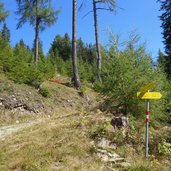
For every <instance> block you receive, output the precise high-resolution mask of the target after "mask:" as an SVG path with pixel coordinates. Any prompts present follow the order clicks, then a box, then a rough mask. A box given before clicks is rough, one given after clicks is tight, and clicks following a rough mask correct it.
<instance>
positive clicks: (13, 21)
mask: <svg viewBox="0 0 171 171" xmlns="http://www.w3.org/2000/svg"><path fill="white" fill-rule="evenodd" d="M84 1H85V2H84V5H83V7H82V9H81V10H80V11H79V12H78V13H77V37H78V38H79V37H81V38H82V40H83V41H84V42H85V43H95V36H94V23H93V13H90V14H89V15H88V16H86V17H84V15H85V14H86V13H87V12H89V11H91V10H92V0H84ZM0 2H3V3H4V6H5V9H6V10H9V11H10V16H9V17H8V18H7V21H6V22H7V26H8V28H9V29H10V33H11V44H12V46H13V47H14V46H15V44H16V43H17V42H19V40H21V39H23V40H24V42H25V43H26V44H27V45H29V46H30V47H32V46H33V40H34V35H35V34H34V28H33V27H32V26H30V25H29V24H28V23H27V24H25V25H23V27H22V28H20V29H18V30H17V29H16V25H17V22H18V20H17V19H18V18H19V16H17V15H16V14H15V12H16V11H17V4H16V1H15V0H0ZM81 2H82V0H77V3H78V6H79V5H80V3H81ZM116 2H117V8H116V13H110V12H108V11H99V12H98V23H99V40H100V43H101V44H102V45H104V46H106V45H107V44H108V42H109V30H112V32H113V34H114V35H118V36H119V40H120V43H122V42H124V41H126V40H127V39H128V37H129V33H130V32H131V31H134V30H136V33H138V34H139V35H141V42H142V43H145V46H146V49H147V51H148V52H149V53H150V54H151V56H152V58H153V59H154V60H156V59H157V55H158V51H159V49H161V50H162V51H164V45H163V43H162V41H163V40H162V34H161V33H162V28H161V27H160V25H161V21H160V19H159V16H160V14H161V12H159V9H160V4H159V3H158V2H157V0H141V1H138V0H117V1H116ZM52 3H53V6H54V7H55V9H60V10H61V12H60V14H59V16H58V20H57V22H56V23H55V24H54V25H53V26H51V27H50V28H47V29H46V30H45V31H43V32H41V33H40V39H41V41H42V43H43V50H44V53H47V52H48V50H49V48H50V46H51V43H52V42H53V40H54V38H55V36H56V35H57V34H60V35H64V34H65V33H66V32H67V33H68V34H69V35H70V36H71V31H72V0H65V1H64V0H52ZM1 27H2V26H1Z"/></svg>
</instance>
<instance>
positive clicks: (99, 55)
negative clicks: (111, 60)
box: [93, 0, 101, 81]
mask: <svg viewBox="0 0 171 171" xmlns="http://www.w3.org/2000/svg"><path fill="white" fill-rule="evenodd" d="M93 13H94V29H95V38H96V53H97V62H96V65H97V80H98V81H101V52H100V44H99V33H98V23H97V8H96V1H95V0H93Z"/></svg>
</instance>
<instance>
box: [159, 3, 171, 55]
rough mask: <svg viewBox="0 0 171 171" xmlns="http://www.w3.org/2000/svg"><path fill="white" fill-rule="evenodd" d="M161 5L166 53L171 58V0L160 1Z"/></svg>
mask: <svg viewBox="0 0 171 171" xmlns="http://www.w3.org/2000/svg"><path fill="white" fill-rule="evenodd" d="M159 2H160V3H161V8H160V10H161V11H162V12H163V13H162V15H161V16H160V19H161V21H162V25H161V27H162V28H163V32H162V34H163V39H164V41H163V42H164V44H165V52H166V54H167V55H168V56H169V58H171V0H159Z"/></svg>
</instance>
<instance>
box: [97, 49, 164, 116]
mask: <svg viewBox="0 0 171 171" xmlns="http://www.w3.org/2000/svg"><path fill="white" fill-rule="evenodd" d="M102 67H103V68H102V80H103V84H97V85H96V89H97V90H99V91H100V92H101V93H102V94H103V95H104V97H105V99H106V102H107V104H108V106H109V108H110V109H113V108H114V109H115V108H119V107H121V108H122V109H124V113H123V112H122V113H123V114H128V113H131V114H133V115H134V116H136V117H141V116H142V114H144V110H145V109H144V108H145V101H141V100H138V98H137V97H136V93H137V91H139V90H140V88H141V87H143V86H144V85H146V84H148V83H149V82H154V83H155V88H154V89H153V90H152V91H154V90H156V91H160V92H161V93H162V94H163V97H164V98H163V100H160V101H157V100H156V101H152V102H151V103H152V105H151V106H152V108H151V113H155V115H153V117H161V116H163V114H164V103H165V98H166V94H165V90H166V84H167V81H166V78H165V75H164V74H163V72H162V71H161V70H160V69H158V68H155V67H153V64H152V60H151V58H150V56H149V55H148V54H147V53H146V52H145V49H144V47H139V48H137V49H135V50H134V49H126V50H124V51H122V52H112V53H109V57H108V58H106V59H105V61H104V63H103V65H102ZM159 104H160V105H159Z"/></svg>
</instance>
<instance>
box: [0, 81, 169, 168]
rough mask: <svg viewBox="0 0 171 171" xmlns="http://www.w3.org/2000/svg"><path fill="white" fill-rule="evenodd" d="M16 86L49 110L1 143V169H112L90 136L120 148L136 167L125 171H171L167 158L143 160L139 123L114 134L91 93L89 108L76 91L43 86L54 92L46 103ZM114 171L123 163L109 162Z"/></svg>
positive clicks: (50, 83) (133, 166)
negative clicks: (31, 124)
mask: <svg viewBox="0 0 171 171" xmlns="http://www.w3.org/2000/svg"><path fill="white" fill-rule="evenodd" d="M10 84H11V85H12V84H13V83H10ZM17 86H18V89H20V90H21V89H22V87H23V90H24V89H25V90H28V89H29V91H31V92H32V94H34V95H36V96H35V97H36V99H37V100H38V99H39V98H41V100H42V101H43V103H44V104H45V106H47V109H48V110H46V111H45V113H43V114H41V115H38V116H31V120H33V119H37V117H40V118H41V119H42V122H41V123H39V124H37V125H35V126H33V127H30V128H27V129H24V130H23V131H20V132H18V133H16V134H14V135H13V136H10V137H8V138H7V139H6V140H5V141H0V170H2V171H8V170H16V171H20V170H21V171H46V170H48V171H53V170H54V171H55V170H61V171H65V170H66V171H67V170H68V171H72V170H74V171H75V170H85V171H87V170H90V171H93V170H95V171H100V170H101V171H102V170H104V171H105V170H109V168H108V164H106V163H103V162H101V161H100V160H99V158H98V157H97V155H96V153H95V150H94V148H93V147H92V145H91V141H92V138H93V139H94V141H95V142H96V141H97V140H98V139H99V138H100V137H106V138H108V139H110V140H111V141H113V142H115V143H116V144H117V149H116V151H117V153H118V154H120V155H121V156H122V157H125V158H126V160H127V161H129V162H130V163H131V164H132V166H131V167H130V168H129V169H125V170H135V171H138V170H142V171H144V170H149V171H151V170H166V171H167V170H168V171H169V169H170V167H171V166H170V165H169V162H168V160H164V159H163V158H157V157H151V159H150V161H145V160H144V159H143V157H144V145H143V144H144V142H143V141H144V140H143V139H142V138H141V137H143V134H144V130H143V129H140V130H139V131H138V130H137V128H140V127H141V125H142V124H141V125H139V124H140V123H137V125H139V126H136V124H135V123H133V122H135V121H131V124H134V125H135V128H131V130H130V132H129V138H127V137H123V135H122V133H121V132H119V131H115V132H114V130H113V128H112V127H111V126H110V124H109V123H110V118H111V116H105V115H104V114H103V113H102V112H100V111H99V110H98V109H96V105H97V103H96V102H95V98H96V94H95V93H94V92H92V91H91V90H90V89H87V93H88V94H89V96H91V100H92V102H91V103H90V105H87V102H86V101H85V99H83V98H82V97H80V96H79V95H78V92H77V91H76V90H74V89H73V88H70V87H67V86H65V85H62V84H57V83H53V82H45V83H44V84H43V86H45V87H48V89H49V91H50V93H51V97H50V98H47V99H46V98H43V97H41V96H39V95H38V93H37V91H35V90H33V89H32V88H30V87H27V86H25V85H17ZM20 86H21V87H20ZM15 87H16V86H15ZM19 87H20V88H19ZM30 89H31V90H30ZM15 91H16V90H15ZM48 115H50V116H51V117H50V118H48V117H47V116H48ZM27 119H29V117H27ZM153 132H155V131H153ZM161 134H162V132H161ZM126 142H128V144H127V143H126ZM110 167H114V168H118V169H119V170H124V168H123V167H121V166H120V165H119V164H112V165H111V164H110Z"/></svg>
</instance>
